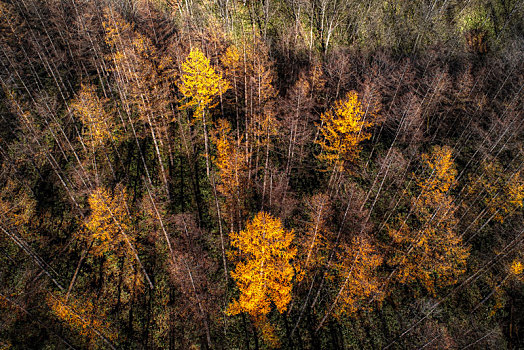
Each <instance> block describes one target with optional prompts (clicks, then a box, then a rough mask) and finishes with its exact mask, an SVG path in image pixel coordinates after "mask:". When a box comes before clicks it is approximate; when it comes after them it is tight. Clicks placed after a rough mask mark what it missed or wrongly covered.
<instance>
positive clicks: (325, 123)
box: [318, 91, 375, 168]
mask: <svg viewBox="0 0 524 350" xmlns="http://www.w3.org/2000/svg"><path fill="white" fill-rule="evenodd" d="M374 120H375V115H374V114H373V113H372V112H371V111H367V110H366V109H365V108H364V107H363V106H362V102H361V101H359V97H358V95H357V93H356V92H355V91H350V92H348V93H347V95H346V97H345V98H344V99H342V100H339V101H337V102H335V105H334V107H333V108H332V109H331V110H329V111H327V112H326V113H324V114H322V116H321V124H320V134H321V135H322V137H321V139H320V140H319V141H318V143H319V144H320V146H321V148H322V153H321V154H320V156H319V158H320V159H321V160H323V161H326V162H327V163H328V164H329V165H331V166H334V167H337V168H341V167H344V166H345V165H348V164H351V163H352V162H355V161H356V160H357V159H358V156H359V154H360V149H361V145H360V143H361V142H362V141H365V140H367V139H369V138H370V137H371V134H370V133H369V132H368V131H367V129H368V128H370V127H371V126H373V125H374V123H375V121H374Z"/></svg>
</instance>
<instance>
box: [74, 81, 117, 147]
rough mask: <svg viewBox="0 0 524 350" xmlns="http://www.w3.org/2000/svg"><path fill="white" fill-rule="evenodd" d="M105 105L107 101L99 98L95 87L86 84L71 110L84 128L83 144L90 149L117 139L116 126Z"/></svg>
mask: <svg viewBox="0 0 524 350" xmlns="http://www.w3.org/2000/svg"><path fill="white" fill-rule="evenodd" d="M104 104H105V100H102V99H100V98H99V97H98V95H97V93H96V90H95V87H94V86H93V85H84V84H82V86H81V89H80V92H79V93H78V95H77V97H76V98H75V100H74V101H73V103H72V104H71V109H72V110H73V112H74V114H75V115H76V116H77V117H78V119H80V121H81V122H82V124H83V126H84V132H83V134H84V135H83V136H84V140H83V142H84V144H85V145H86V146H87V147H89V148H93V149H96V148H97V147H101V146H103V145H104V144H105V142H106V141H109V140H111V139H114V138H115V131H116V126H115V123H114V121H113V118H112V116H111V114H110V113H108V112H107V111H106V109H105V106H104Z"/></svg>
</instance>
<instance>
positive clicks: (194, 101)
mask: <svg viewBox="0 0 524 350" xmlns="http://www.w3.org/2000/svg"><path fill="white" fill-rule="evenodd" d="M177 85H178V88H179V89H180V92H181V93H182V94H183V95H184V96H185V97H186V98H187V99H189V101H188V102H187V103H186V104H185V105H183V106H182V107H181V108H182V109H185V108H188V107H192V106H196V107H197V111H196V116H197V117H198V116H199V115H200V114H201V113H202V111H203V110H204V109H205V108H207V107H212V106H210V105H211V102H212V101H213V99H214V98H215V97H216V96H219V95H222V94H223V93H225V92H226V91H227V90H228V89H229V87H230V85H229V83H228V82H227V81H226V80H224V79H222V75H221V74H218V73H217V72H216V71H215V70H214V69H213V67H211V65H210V64H209V59H208V58H207V57H206V56H205V55H204V54H203V53H202V51H200V50H199V49H198V48H193V49H192V50H191V52H190V53H189V55H188V56H187V59H186V61H185V62H184V63H182V68H181V74H180V80H179V82H178V84H177Z"/></svg>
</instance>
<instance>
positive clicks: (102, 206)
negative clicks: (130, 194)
mask: <svg viewBox="0 0 524 350" xmlns="http://www.w3.org/2000/svg"><path fill="white" fill-rule="evenodd" d="M126 200H127V199H126V194H125V192H124V190H123V189H121V188H116V189H115V193H114V194H113V195H111V193H110V192H109V191H107V190H105V189H102V188H99V189H96V190H95V191H93V192H92V193H91V195H90V196H89V199H88V202H89V207H90V208H91V214H90V215H89V217H88V218H87V220H86V222H85V223H84V227H85V229H86V233H87V235H88V239H90V240H93V252H94V254H95V255H103V254H105V253H107V252H113V253H117V255H122V254H125V253H126V252H127V249H128V244H126V241H125V240H126V237H125V236H124V235H125V231H126V230H128V228H129V226H128V223H129V217H128V214H127V211H126V209H125V208H126V207H125V202H126ZM128 239H131V237H130V236H128Z"/></svg>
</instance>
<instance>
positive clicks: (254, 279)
mask: <svg viewBox="0 0 524 350" xmlns="http://www.w3.org/2000/svg"><path fill="white" fill-rule="evenodd" d="M230 238H231V246H232V247H234V248H236V249H237V250H236V251H235V252H234V255H236V256H237V257H238V258H239V259H240V262H239V263H238V264H237V266H236V268H235V271H234V272H232V273H231V276H232V277H233V279H234V280H235V281H236V283H237V286H238V288H239V290H240V297H239V299H238V300H237V301H234V302H233V303H232V304H230V305H229V308H228V313H229V314H230V315H236V314H238V313H241V312H247V313H249V314H250V315H251V316H253V317H257V316H259V315H266V314H267V313H268V312H269V311H270V306H271V303H272V302H273V303H274V304H275V306H276V307H277V309H278V311H279V312H284V311H285V310H286V309H287V305H288V304H289V302H290V301H291V289H292V284H291V280H292V279H293V276H294V274H295V271H294V268H293V265H292V264H291V260H292V259H293V258H294V257H295V255H296V253H297V251H296V248H293V247H292V246H291V241H292V240H293V238H294V233H293V231H287V230H286V229H284V228H283V227H282V223H281V222H280V220H279V219H277V218H273V217H272V216H271V215H269V214H268V213H265V212H259V213H258V214H257V215H256V216H255V217H254V218H253V220H252V221H250V222H248V223H247V226H246V228H245V230H243V231H241V232H238V233H236V232H234V233H231V235H230Z"/></svg>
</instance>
